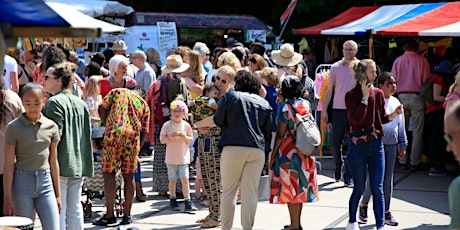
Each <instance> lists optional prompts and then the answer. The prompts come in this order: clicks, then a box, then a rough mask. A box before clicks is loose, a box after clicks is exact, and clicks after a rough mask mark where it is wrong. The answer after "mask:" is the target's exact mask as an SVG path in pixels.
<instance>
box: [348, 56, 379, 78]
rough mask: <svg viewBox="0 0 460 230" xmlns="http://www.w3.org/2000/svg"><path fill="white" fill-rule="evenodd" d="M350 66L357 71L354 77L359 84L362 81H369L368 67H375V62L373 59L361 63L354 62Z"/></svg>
mask: <svg viewBox="0 0 460 230" xmlns="http://www.w3.org/2000/svg"><path fill="white" fill-rule="evenodd" d="M350 64H351V66H352V67H353V70H354V71H355V75H354V78H355V80H356V81H357V82H360V81H362V80H365V79H367V74H366V71H367V67H368V66H369V65H370V64H374V65H375V62H374V60H372V59H363V60H361V61H353V62H352V63H350Z"/></svg>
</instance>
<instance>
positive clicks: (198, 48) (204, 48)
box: [193, 42, 210, 55]
mask: <svg viewBox="0 0 460 230" xmlns="http://www.w3.org/2000/svg"><path fill="white" fill-rule="evenodd" d="M193 50H196V51H198V52H200V53H201V55H205V54H206V53H207V52H209V51H210V50H209V48H208V46H207V45H206V44H204V43H203V42H196V43H195V45H194V46H193Z"/></svg>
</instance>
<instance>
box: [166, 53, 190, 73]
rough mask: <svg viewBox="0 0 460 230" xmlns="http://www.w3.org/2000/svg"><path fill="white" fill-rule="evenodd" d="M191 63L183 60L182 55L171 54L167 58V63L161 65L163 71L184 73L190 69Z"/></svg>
mask: <svg viewBox="0 0 460 230" xmlns="http://www.w3.org/2000/svg"><path fill="white" fill-rule="evenodd" d="M189 66H190V65H189V64H187V63H184V62H183V61H182V57H181V56H180V55H176V54H173V55H169V56H168V57H167V58H166V65H165V66H163V67H161V72H162V73H182V72H184V71H185V70H187V69H188V67H189Z"/></svg>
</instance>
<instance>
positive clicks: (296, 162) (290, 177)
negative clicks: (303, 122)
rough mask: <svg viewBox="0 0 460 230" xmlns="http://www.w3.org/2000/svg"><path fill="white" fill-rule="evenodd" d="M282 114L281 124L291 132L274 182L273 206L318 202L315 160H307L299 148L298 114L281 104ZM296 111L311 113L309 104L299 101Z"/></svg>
mask: <svg viewBox="0 0 460 230" xmlns="http://www.w3.org/2000/svg"><path fill="white" fill-rule="evenodd" d="M281 103H282V104H280V106H281V108H282V109H281V111H280V112H279V114H278V118H277V121H278V122H279V123H287V125H288V130H287V132H286V135H285V138H284V140H283V142H282V143H281V146H280V148H279V151H278V153H276V154H277V156H276V157H275V164H274V166H273V172H272V174H271V176H270V177H271V180H270V203H273V204H286V203H293V204H295V203H307V202H314V201H317V200H318V183H317V178H316V168H315V160H314V158H313V157H311V156H305V155H303V154H302V153H300V152H299V151H298V150H297V149H296V148H295V140H294V139H293V135H295V125H294V119H295V118H294V112H293V111H292V110H290V109H289V108H291V107H290V106H289V107H288V106H287V105H286V104H285V103H284V102H281ZM292 104H293V106H294V108H295V110H296V111H297V112H298V113H299V114H301V115H306V114H307V113H308V111H309V105H308V102H306V101H305V100H303V99H298V100H296V101H294V103H292Z"/></svg>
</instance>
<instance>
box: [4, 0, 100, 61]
mask: <svg viewBox="0 0 460 230" xmlns="http://www.w3.org/2000/svg"><path fill="white" fill-rule="evenodd" d="M0 4H1V6H2V7H0V50H1V52H2V53H3V52H4V51H5V49H6V47H15V46H17V43H18V42H17V41H18V37H90V38H94V37H100V36H101V35H102V30H101V29H100V28H95V27H94V25H91V24H87V25H81V24H80V25H75V23H74V24H72V23H69V22H68V21H66V20H65V19H64V18H62V17H61V16H60V15H59V14H58V13H56V12H55V11H54V10H52V9H51V8H50V7H49V6H48V5H46V4H45V2H43V1H42V0H0ZM5 44H6V45H5ZM3 58H4V55H0V69H3Z"/></svg>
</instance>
